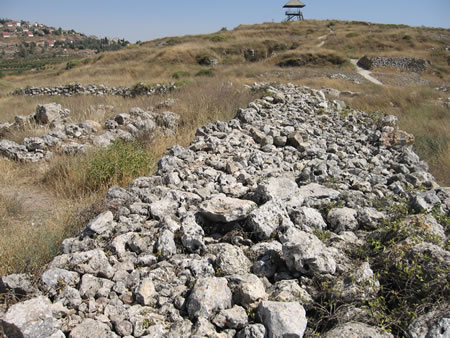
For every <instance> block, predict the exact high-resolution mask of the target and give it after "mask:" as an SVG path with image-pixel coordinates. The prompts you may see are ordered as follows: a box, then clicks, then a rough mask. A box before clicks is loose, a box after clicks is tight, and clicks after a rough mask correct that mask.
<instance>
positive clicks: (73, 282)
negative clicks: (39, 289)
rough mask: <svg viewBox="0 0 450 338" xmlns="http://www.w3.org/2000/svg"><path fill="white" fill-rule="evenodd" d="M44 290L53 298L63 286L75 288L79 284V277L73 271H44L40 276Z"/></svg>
mask: <svg viewBox="0 0 450 338" xmlns="http://www.w3.org/2000/svg"><path fill="white" fill-rule="evenodd" d="M41 281H42V284H43V285H44V288H45V290H46V291H47V292H48V293H49V294H50V295H51V296H55V295H56V294H57V293H58V291H60V290H61V289H62V288H63V287H64V286H66V285H68V286H72V287H74V286H77V285H78V283H79V282H80V275H79V274H78V273H76V272H73V271H68V270H64V269H59V268H53V269H48V270H46V271H45V272H44V273H43V274H42V276H41Z"/></svg>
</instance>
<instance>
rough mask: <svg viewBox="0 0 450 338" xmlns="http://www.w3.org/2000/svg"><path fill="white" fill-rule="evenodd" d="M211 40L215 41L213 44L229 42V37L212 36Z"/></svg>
mask: <svg viewBox="0 0 450 338" xmlns="http://www.w3.org/2000/svg"><path fill="white" fill-rule="evenodd" d="M209 40H211V41H213V42H220V41H226V40H228V36H224V35H214V36H211V37H210V38H209Z"/></svg>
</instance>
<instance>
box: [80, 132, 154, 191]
mask: <svg viewBox="0 0 450 338" xmlns="http://www.w3.org/2000/svg"><path fill="white" fill-rule="evenodd" d="M87 161H88V162H87V163H86V164H87V166H86V184H87V185H88V186H89V187H90V188H91V189H98V188H100V187H102V186H111V185H122V184H123V183H127V182H129V180H130V179H132V178H135V177H138V176H141V175H145V174H148V173H149V172H150V170H151V169H152V167H153V165H154V161H153V160H152V158H150V156H149V155H148V154H147V153H146V152H145V151H144V149H143V147H142V145H141V144H140V143H138V142H125V141H122V140H118V141H116V142H114V144H113V145H112V146H110V147H108V148H106V149H101V150H98V151H96V152H95V153H94V154H93V156H92V157H89V158H88V159H87Z"/></svg>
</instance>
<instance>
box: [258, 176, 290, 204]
mask: <svg viewBox="0 0 450 338" xmlns="http://www.w3.org/2000/svg"><path fill="white" fill-rule="evenodd" d="M298 191H299V188H298V186H297V183H295V181H294V180H293V179H290V178H287V177H271V178H269V179H268V180H266V181H264V182H263V183H261V184H259V185H258V187H257V189H256V194H257V196H258V198H259V199H260V200H261V201H262V202H267V201H269V200H271V199H274V198H278V199H280V200H283V201H288V200H290V199H291V198H293V197H295V196H297V194H298Z"/></svg>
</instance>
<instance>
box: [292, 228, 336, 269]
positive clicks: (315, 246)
mask: <svg viewBox="0 0 450 338" xmlns="http://www.w3.org/2000/svg"><path fill="white" fill-rule="evenodd" d="M283 255H284V257H285V260H286V264H287V266H288V267H289V269H291V270H294V271H299V272H301V273H304V274H308V275H311V274H316V273H318V274H324V273H330V274H334V273H335V272H336V261H335V259H334V258H333V255H332V253H331V252H330V251H329V250H328V249H327V247H326V246H325V245H324V244H323V243H322V242H321V241H320V240H319V239H318V238H317V237H316V236H314V235H313V234H309V233H306V232H304V231H298V232H296V233H295V234H294V236H290V238H289V239H288V240H287V242H285V243H283Z"/></svg>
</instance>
